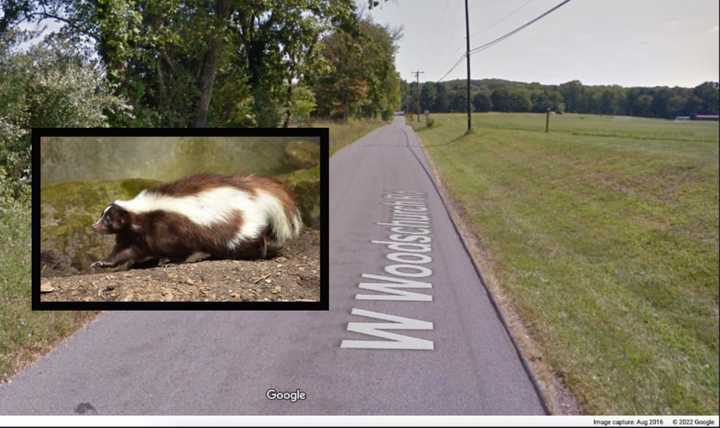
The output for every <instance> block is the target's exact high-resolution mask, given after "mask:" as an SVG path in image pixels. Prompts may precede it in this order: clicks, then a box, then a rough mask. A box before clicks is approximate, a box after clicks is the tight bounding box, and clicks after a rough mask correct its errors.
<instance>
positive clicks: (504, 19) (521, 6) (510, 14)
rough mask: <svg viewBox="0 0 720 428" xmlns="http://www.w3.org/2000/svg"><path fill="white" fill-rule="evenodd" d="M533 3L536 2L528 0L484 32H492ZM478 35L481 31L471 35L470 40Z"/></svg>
mask: <svg viewBox="0 0 720 428" xmlns="http://www.w3.org/2000/svg"><path fill="white" fill-rule="evenodd" d="M533 1H535V0H526V1H525V3H523V4H522V5H520V6H519V7H516V8H515V9H513V10H512V11H511V12H510V13H508V14H507V15H505V16H503V17H502V18H500V19H499V20H497V21H495V23H494V24H492V25H491V26H489V27H488V28H486V29H485V30H484V32H486V33H487V32H488V31H490V30H492V29H493V28H495V27H497V26H498V25H500V24H502V23H503V22H505V21H507V20H508V19H509V18H510V17H512V16H513V15H515V14H516V13H518V12H519V11H520V10H521V9H523V8H525V6H527V5H529V4H530V3H532V2H533ZM478 34H480V32H479V31H476V32H474V33H472V34H470V38H472V37H473V36H475V35H478Z"/></svg>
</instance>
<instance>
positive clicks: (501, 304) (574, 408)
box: [406, 126, 583, 415]
mask: <svg viewBox="0 0 720 428" xmlns="http://www.w3.org/2000/svg"><path fill="white" fill-rule="evenodd" d="M408 129H409V130H410V131H412V132H413V134H414V135H415V138H416V139H417V140H418V143H419V146H420V149H421V150H422V152H423V154H424V155H425V159H427V162H428V165H429V167H430V168H429V171H428V172H429V173H430V176H431V177H432V180H433V181H434V182H435V187H436V188H437V190H438V192H440V196H441V197H442V199H444V200H445V207H446V209H447V211H448V215H450V219H451V221H452V222H453V223H455V226H456V229H457V231H458V234H459V235H460V239H462V240H463V241H464V242H463V243H464V246H465V248H466V249H467V250H468V254H469V255H470V260H471V261H472V263H473V265H474V266H475V269H476V270H477V271H478V272H482V279H483V284H484V285H485V289H486V290H487V292H488V294H489V297H490V299H491V301H492V302H493V303H494V306H495V307H496V309H497V310H498V312H499V315H500V317H501V321H502V322H503V324H504V325H505V327H506V328H507V330H508V334H510V336H511V339H512V340H513V342H514V343H515V345H516V349H517V351H518V354H519V356H520V358H521V360H522V361H523V363H524V365H525V366H526V367H527V368H528V369H529V372H530V373H529V374H530V376H531V378H532V379H531V380H532V381H533V383H535V384H536V386H537V388H536V390H537V391H538V392H539V394H540V399H541V400H542V401H543V402H544V404H545V407H546V408H547V410H548V412H549V414H551V415H581V414H583V412H582V410H581V408H580V405H579V402H578V400H577V398H576V397H575V395H574V394H573V393H572V392H571V391H570V389H569V388H568V387H567V385H565V384H564V383H563V382H562V380H561V379H560V378H559V377H558V376H557V375H556V374H555V372H554V371H553V370H552V368H551V367H550V366H548V365H547V364H545V363H544V361H545V359H544V356H543V353H542V352H541V351H540V347H539V346H538V345H537V343H536V342H535V341H534V340H533V339H532V337H531V336H530V334H529V333H528V329H527V328H526V327H525V324H524V322H523V320H522V319H521V318H520V316H519V315H518V312H517V311H516V310H515V308H514V306H513V304H512V302H511V301H510V299H509V298H508V296H507V294H506V293H505V292H504V291H503V289H502V287H501V286H500V284H499V281H498V279H497V277H496V276H495V274H494V269H493V268H492V262H489V260H492V257H491V256H490V254H489V252H488V250H487V249H486V248H485V247H484V246H483V245H482V244H481V239H480V238H479V237H478V236H477V235H476V234H475V233H474V232H473V231H472V229H471V228H470V226H469V221H468V220H467V213H466V212H465V210H464V208H463V207H462V205H460V204H459V203H458V202H457V201H456V200H455V199H454V198H453V197H452V196H451V195H450V192H449V191H448V189H447V187H446V186H445V183H444V181H443V180H442V177H441V176H440V173H439V171H438V169H437V167H436V165H435V161H434V160H433V159H432V157H431V156H430V154H429V153H428V151H427V150H426V149H425V146H424V144H423V143H422V139H421V138H420V136H419V135H418V134H417V132H415V130H414V129H412V127H410V126H407V127H406V132H407V130H408Z"/></svg>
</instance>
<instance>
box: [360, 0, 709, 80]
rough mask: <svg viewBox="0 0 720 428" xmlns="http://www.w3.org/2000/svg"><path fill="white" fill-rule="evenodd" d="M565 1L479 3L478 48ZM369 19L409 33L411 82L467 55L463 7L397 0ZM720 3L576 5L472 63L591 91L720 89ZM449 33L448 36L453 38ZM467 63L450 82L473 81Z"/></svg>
mask: <svg viewBox="0 0 720 428" xmlns="http://www.w3.org/2000/svg"><path fill="white" fill-rule="evenodd" d="M558 3H560V1H559V0H511V1H506V2H490V1H488V0H474V1H472V0H471V1H470V2H469V9H470V39H471V43H470V45H471V48H472V47H475V46H478V45H481V44H483V43H485V42H487V41H489V40H493V39H495V38H496V37H498V36H500V35H503V34H505V33H507V32H509V31H511V30H513V29H514V28H516V27H518V26H520V25H521V24H524V23H526V22H528V21H530V20H531V19H533V18H535V17H537V16H539V15H540V14H541V13H543V12H545V11H547V10H548V9H550V8H552V7H553V6H555V5H557V4H558ZM356 4H357V5H358V7H359V8H361V9H362V8H364V9H365V12H364V13H365V14H366V15H367V16H370V17H372V19H373V20H374V21H375V22H377V23H379V24H381V25H388V26H390V27H391V28H398V27H402V29H403V37H402V38H401V39H400V40H399V41H398V43H397V44H398V52H397V57H396V62H395V65H396V68H397V70H398V72H400V75H401V78H402V79H403V80H406V81H410V80H412V81H415V79H414V78H413V75H412V74H411V72H412V71H415V70H422V71H424V74H422V75H421V78H420V80H421V81H433V82H436V81H438V79H439V78H440V77H441V76H442V75H443V74H445V72H446V71H447V70H449V69H450V68H451V66H452V65H453V64H454V63H455V62H456V61H457V60H458V59H459V57H460V56H462V54H463V53H464V51H465V9H464V2H462V1H461V0H444V1H440V0H413V1H412V2H410V1H407V0H389V1H387V2H381V4H380V5H379V6H378V7H376V8H374V9H372V10H371V11H367V2H366V0H356ZM719 12H720V10H719V2H718V1H716V0H696V1H694V2H692V3H691V4H688V3H685V2H674V1H672V0H655V1H653V0H636V1H633V2H621V1H620V0H608V1H603V2H592V1H591V2H588V1H582V0H574V1H571V2H570V3H568V4H567V5H565V6H564V7H561V8H559V9H558V10H556V11H554V12H553V13H551V14H549V15H548V16H546V17H545V18H543V19H541V20H540V21H538V22H536V23H535V24H533V25H531V26H529V27H528V28H526V29H524V30H522V31H520V32H518V33H517V34H515V35H513V36H511V37H509V38H508V39H506V40H503V41H502V42H500V43H498V44H497V46H493V47H491V48H489V49H487V50H486V51H483V52H481V53H478V54H474V55H472V56H471V79H473V80H476V79H492V78H498V79H503V80H510V81H517V82H541V83H542V84H544V85H559V84H562V83H565V82H568V81H573V80H579V81H581V82H582V83H583V85H588V86H611V85H619V86H623V87H661V86H668V87H676V86H677V87H684V88H691V87H695V86H697V85H699V84H701V83H703V82H707V81H712V82H716V81H718V80H720V77H719V76H720V69H719V67H718V63H719V56H718V52H719V50H720V48H719V44H718V28H719V26H718V13H719ZM445 29H447V31H443V30H445ZM465 75H466V69H465V61H464V60H463V61H462V63H461V64H460V65H459V66H458V67H457V68H456V69H455V70H454V71H453V72H452V73H450V75H449V76H447V80H456V79H465Z"/></svg>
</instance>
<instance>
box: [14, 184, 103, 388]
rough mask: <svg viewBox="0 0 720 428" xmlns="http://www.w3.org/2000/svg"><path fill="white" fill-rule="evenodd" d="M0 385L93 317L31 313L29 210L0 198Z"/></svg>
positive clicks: (80, 313) (23, 204)
mask: <svg viewBox="0 0 720 428" xmlns="http://www.w3.org/2000/svg"><path fill="white" fill-rule="evenodd" d="M0 240H1V242H0V382H3V381H5V380H7V379H8V378H9V377H10V376H11V375H12V374H13V373H15V372H16V371H17V370H19V369H20V368H22V367H23V366H25V365H26V364H27V363H28V362H30V361H32V360H33V359H35V358H36V357H37V355H41V354H44V353H45V352H47V351H48V350H50V349H51V348H52V346H53V345H54V344H55V343H57V341H59V340H60V339H62V338H63V337H65V336H67V335H68V334H70V333H72V332H73V331H75V330H76V329H77V328H78V326H80V325H82V324H83V323H84V322H85V321H86V320H88V319H90V318H92V317H93V316H94V313H90V312H64V311H53V312H32V311H31V310H30V295H31V292H30V267H31V261H30V246H31V236H30V207H29V202H25V203H18V202H16V201H10V200H7V199H2V198H0Z"/></svg>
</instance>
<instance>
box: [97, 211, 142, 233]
mask: <svg viewBox="0 0 720 428" xmlns="http://www.w3.org/2000/svg"><path fill="white" fill-rule="evenodd" d="M131 220H132V219H131V218H130V213H129V212H128V211H127V210H125V209H123V208H121V207H119V206H117V205H115V204H110V205H108V206H107V207H106V208H105V209H104V210H103V212H102V215H101V216H100V218H99V219H98V221H96V222H95V224H93V225H92V228H93V230H94V231H95V232H98V233H103V234H111V233H119V232H122V231H123V230H125V229H127V228H129V227H130V224H131Z"/></svg>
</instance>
